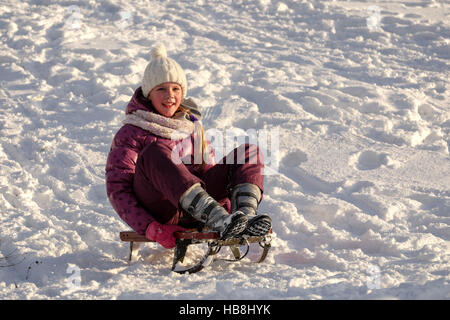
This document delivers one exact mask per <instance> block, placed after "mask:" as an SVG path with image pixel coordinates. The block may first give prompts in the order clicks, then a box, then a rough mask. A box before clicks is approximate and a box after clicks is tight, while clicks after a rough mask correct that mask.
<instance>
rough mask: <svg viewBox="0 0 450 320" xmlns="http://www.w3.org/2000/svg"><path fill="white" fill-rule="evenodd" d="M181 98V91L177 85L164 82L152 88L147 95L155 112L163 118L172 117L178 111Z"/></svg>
mask: <svg viewBox="0 0 450 320" xmlns="http://www.w3.org/2000/svg"><path fill="white" fill-rule="evenodd" d="M182 97H183V89H182V88H181V86H180V85H179V84H178V83H174V82H164V83H161V84H160V85H157V86H156V87H154V88H153V89H152V90H151V91H150V93H149V94H148V98H149V99H150V100H151V101H152V103H153V106H154V107H155V109H156V111H158V112H159V113H160V114H161V115H163V116H165V117H169V118H170V117H172V116H173V115H174V113H175V112H176V111H177V110H178V107H179V106H180V104H181V99H182Z"/></svg>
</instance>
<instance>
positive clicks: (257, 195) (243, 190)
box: [231, 183, 272, 236]
mask: <svg viewBox="0 0 450 320" xmlns="http://www.w3.org/2000/svg"><path fill="white" fill-rule="evenodd" d="M260 200H261V190H260V189H259V187H258V186H257V185H255V184H251V183H242V184H238V185H237V186H236V187H234V188H233V190H232V193H231V212H235V211H236V212H244V214H245V215H246V216H247V218H248V223H247V227H246V228H245V229H244V231H243V232H242V235H249V236H264V235H266V234H268V233H269V231H270V229H271V228H272V219H271V218H270V217H269V216H268V215H267V214H257V209H258V204H259V201H260Z"/></svg>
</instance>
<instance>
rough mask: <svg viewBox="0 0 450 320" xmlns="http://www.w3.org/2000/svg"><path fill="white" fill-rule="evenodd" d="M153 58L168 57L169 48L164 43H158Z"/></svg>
mask: <svg viewBox="0 0 450 320" xmlns="http://www.w3.org/2000/svg"><path fill="white" fill-rule="evenodd" d="M151 57H152V60H154V59H157V58H162V59H167V50H166V47H165V46H164V44H162V43H158V44H157V45H156V46H155V47H154V48H153V49H152V52H151Z"/></svg>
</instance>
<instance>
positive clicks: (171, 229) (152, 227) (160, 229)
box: [145, 221, 186, 249]
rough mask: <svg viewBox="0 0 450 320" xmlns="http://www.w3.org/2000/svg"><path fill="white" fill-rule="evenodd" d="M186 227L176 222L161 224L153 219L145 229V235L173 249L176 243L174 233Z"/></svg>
mask: <svg viewBox="0 0 450 320" xmlns="http://www.w3.org/2000/svg"><path fill="white" fill-rule="evenodd" d="M185 230H186V229H185V228H183V227H180V226H177V225H175V224H161V223H159V222H156V221H153V222H152V223H150V224H149V225H148V227H147V230H146V231H145V237H146V238H147V239H149V240H152V241H156V242H158V243H159V244H160V245H162V246H163V247H164V248H166V249H172V248H174V247H175V245H176V238H175V235H174V233H175V232H177V231H185Z"/></svg>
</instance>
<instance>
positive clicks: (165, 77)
mask: <svg viewBox="0 0 450 320" xmlns="http://www.w3.org/2000/svg"><path fill="white" fill-rule="evenodd" d="M151 55H152V60H151V61H150V62H149V64H148V65H147V67H146V68H145V71H144V78H143V79H142V93H143V94H144V96H145V97H148V94H149V92H150V91H151V90H152V89H153V88H154V87H156V86H157V85H159V84H161V83H164V82H175V83H178V84H179V85H180V86H181V88H182V89H183V97H185V96H186V91H187V80H186V74H185V73H184V71H183V69H182V68H181V67H180V65H179V64H178V63H177V62H176V61H175V60H173V59H171V58H168V57H167V51H166V47H165V46H164V44H162V43H159V44H157V45H156V46H155V47H154V48H153V49H152V52H151Z"/></svg>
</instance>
